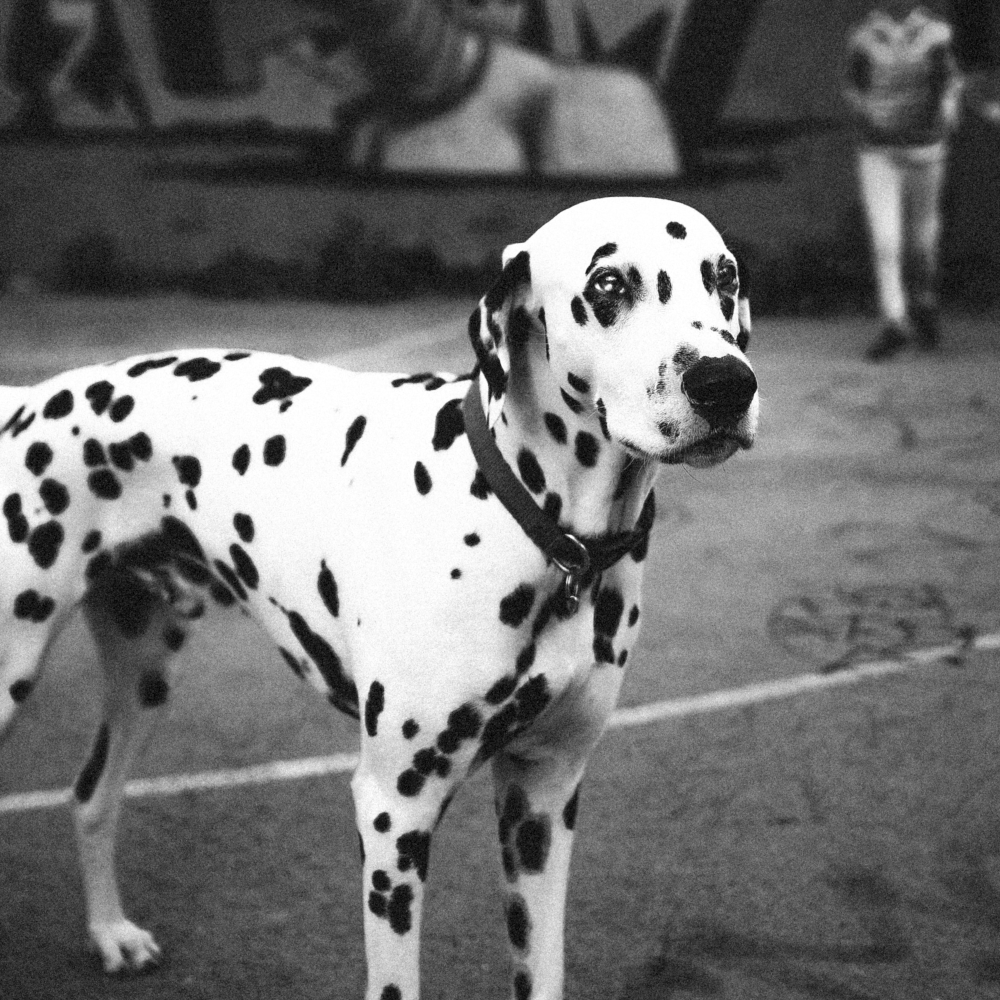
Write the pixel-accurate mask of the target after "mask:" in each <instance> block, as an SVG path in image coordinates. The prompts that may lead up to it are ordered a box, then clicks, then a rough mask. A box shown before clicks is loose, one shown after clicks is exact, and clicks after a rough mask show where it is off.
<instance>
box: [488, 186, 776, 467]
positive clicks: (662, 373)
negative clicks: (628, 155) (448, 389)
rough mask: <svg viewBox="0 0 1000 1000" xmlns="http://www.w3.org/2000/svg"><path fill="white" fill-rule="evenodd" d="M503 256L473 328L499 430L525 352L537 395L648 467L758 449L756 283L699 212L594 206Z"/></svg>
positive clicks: (644, 202)
mask: <svg viewBox="0 0 1000 1000" xmlns="http://www.w3.org/2000/svg"><path fill="white" fill-rule="evenodd" d="M503 259H504V268H503V273H502V274H501V277H500V278H499V280H498V281H497V283H496V284H495V285H494V286H493V288H492V289H491V290H490V291H489V292H488V293H487V294H486V295H485V296H484V297H483V298H482V300H481V301H480V304H479V308H478V309H477V310H476V312H474V313H473V315H472V318H471V320H470V324H469V332H470V336H471V338H472V343H473V346H474V348H475V350H476V354H477V357H478V358H479V364H480V371H481V385H482V388H483V396H484V403H485V404H486V407H487V416H488V419H489V422H490V424H491V426H492V424H493V423H494V422H495V421H496V419H497V418H498V417H499V415H500V411H501V409H502V407H503V403H504V399H505V398H506V395H507V381H508V376H509V374H510V371H511V366H512V361H516V359H517V355H518V352H520V351H525V352H534V356H536V357H537V358H538V359H539V360H538V363H537V364H535V365H534V369H537V368H540V367H542V366H543V365H544V367H545V369H547V372H548V374H547V375H546V376H544V377H541V376H539V374H538V373H537V372H536V371H535V370H534V369H533V370H532V379H533V381H535V382H536V383H538V387H537V389H536V391H544V389H543V385H547V386H548V390H549V393H550V394H551V395H552V396H553V397H554V398H555V397H556V396H557V397H558V399H559V401H560V403H559V404H556V405H562V407H563V408H564V410H565V409H568V410H570V411H571V412H573V413H575V414H578V415H581V416H590V417H593V418H594V419H596V420H598V421H599V422H600V426H601V431H602V432H603V434H604V436H605V437H606V438H607V439H609V440H611V441H614V442H617V443H618V444H619V445H620V446H621V447H622V448H624V449H625V450H626V451H628V452H630V453H631V454H633V455H635V456H637V457H640V458H644V459H653V460H658V461H660V462H666V463H678V462H686V463H687V464H689V465H694V466H708V465H715V464H717V463H719V462H722V461H724V460H725V459H727V458H729V456H730V455H732V454H733V453H734V452H736V451H737V450H738V449H740V448H749V447H750V446H751V445H752V443H753V439H754V434H755V432H756V427H757V415H758V408H759V403H758V398H757V380H756V378H755V377H754V373H753V370H752V368H751V367H750V365H749V364H748V363H747V360H746V358H745V351H746V349H747V345H748V342H749V338H750V307H749V301H748V299H747V297H746V277H745V275H743V274H741V272H740V268H739V265H738V264H737V262H736V259H735V257H734V256H733V254H732V253H731V252H730V251H729V250H728V248H727V247H726V245H725V243H724V242H723V240H722V237H721V236H720V235H719V233H718V232H717V231H716V230H715V228H714V227H713V226H712V224H711V223H710V222H709V221H708V220H707V219H706V218H705V217H704V216H703V215H701V214H700V213H699V212H696V211H695V210H694V209H692V208H689V207H688V206H686V205H681V204H679V203H677V202H673V201H663V200H660V199H657V198H602V199H599V200H597V201H588V202H584V203H582V204H580V205H576V206H574V207H573V208H570V209H567V210H566V211H564V212H562V213H560V214H559V215H557V216H556V217H555V218H554V219H552V220H551V221H550V222H548V223H546V224H545V225H544V226H542V228H541V229H539V230H538V231H537V232H536V233H535V234H534V235H533V236H532V237H530V239H528V240H526V241H525V242H524V243H518V244H514V245H512V246H509V247H507V249H506V250H505V251H504V256H503ZM543 358H544V360H542V359H543ZM515 369H516V365H515ZM549 402H550V400H548V399H547V400H546V401H545V405H549Z"/></svg>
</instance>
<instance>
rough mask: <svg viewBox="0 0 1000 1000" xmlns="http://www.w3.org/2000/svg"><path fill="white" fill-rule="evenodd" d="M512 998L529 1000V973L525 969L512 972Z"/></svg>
mask: <svg viewBox="0 0 1000 1000" xmlns="http://www.w3.org/2000/svg"><path fill="white" fill-rule="evenodd" d="M514 1000H531V973H530V972H528V971H527V970H525V969H518V970H517V972H516V973H515V974H514Z"/></svg>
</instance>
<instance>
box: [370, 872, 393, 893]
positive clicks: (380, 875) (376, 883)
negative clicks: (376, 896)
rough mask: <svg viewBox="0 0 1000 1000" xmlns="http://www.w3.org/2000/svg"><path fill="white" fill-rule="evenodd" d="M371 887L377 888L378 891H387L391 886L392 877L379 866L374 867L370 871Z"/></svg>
mask: <svg viewBox="0 0 1000 1000" xmlns="http://www.w3.org/2000/svg"><path fill="white" fill-rule="evenodd" d="M372 888H373V889H377V890H378V891H379V892H388V891H389V890H390V889H391V888H392V879H391V878H389V875H388V873H387V872H384V871H383V870H382V869H381V868H376V869H375V871H373V872H372Z"/></svg>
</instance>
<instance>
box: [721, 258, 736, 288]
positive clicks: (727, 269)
mask: <svg viewBox="0 0 1000 1000" xmlns="http://www.w3.org/2000/svg"><path fill="white" fill-rule="evenodd" d="M717 281H718V286H719V291H722V292H729V293H731V294H732V293H735V292H736V289H737V288H738V287H739V283H740V282H739V277H738V275H737V273H736V265H735V264H734V263H733V262H732V261H731V260H722V261H719V271H718V275H717Z"/></svg>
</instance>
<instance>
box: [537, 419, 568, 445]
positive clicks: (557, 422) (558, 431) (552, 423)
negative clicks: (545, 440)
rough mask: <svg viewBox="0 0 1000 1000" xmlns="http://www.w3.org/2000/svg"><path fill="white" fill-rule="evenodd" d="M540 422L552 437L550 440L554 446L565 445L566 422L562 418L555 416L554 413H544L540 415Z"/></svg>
mask: <svg viewBox="0 0 1000 1000" xmlns="http://www.w3.org/2000/svg"><path fill="white" fill-rule="evenodd" d="M542 420H543V421H544V423H545V429H546V430H547V431H548V432H549V434H551V435H552V440H553V441H555V442H556V444H565V443H566V421H565V420H563V418H562V417H559V416H557V415H556V414H555V413H548V412H546V413H544V414H543V415H542Z"/></svg>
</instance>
